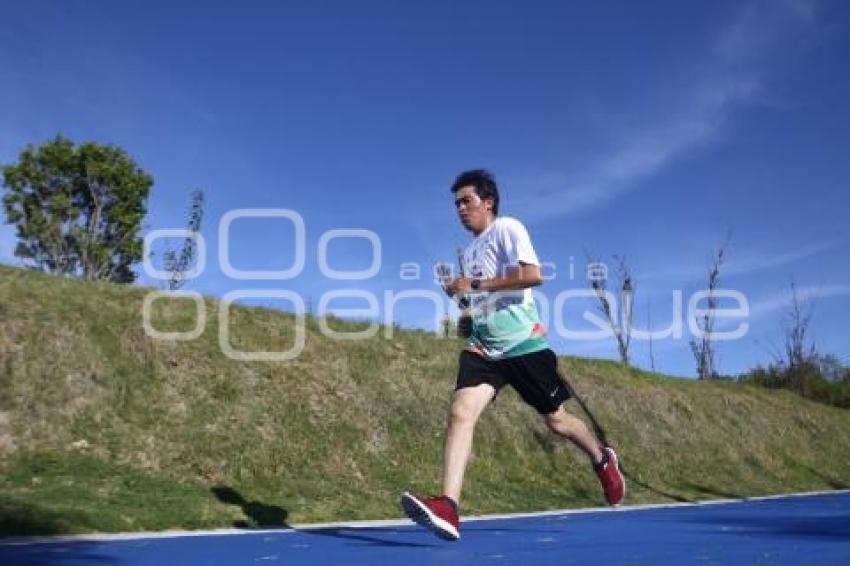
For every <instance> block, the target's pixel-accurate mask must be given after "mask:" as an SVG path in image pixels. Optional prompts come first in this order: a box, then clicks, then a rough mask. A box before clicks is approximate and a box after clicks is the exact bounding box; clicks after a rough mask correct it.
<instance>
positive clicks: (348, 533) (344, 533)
mask: <svg viewBox="0 0 850 566" xmlns="http://www.w3.org/2000/svg"><path fill="white" fill-rule="evenodd" d="M370 530H372V529H369V528H362V527H361V528H358V529H356V534H355V532H353V531H354V529H349V528H345V527H331V528H320V529H303V530H300V529H299V530H298V532H299V533H303V534H308V535H318V536H324V537H334V538H342V539H350V540H356V541H360V542H362V543H365V544H367V545H369V546H386V547H408V548H437V547H439V546H441V545H439V544H424V543H419V542H399V541H395V540H386V539H381V538H376V537H373V536H367V535H364V534H362V533H364V532H368V531H370ZM422 532H425V531H422Z"/></svg>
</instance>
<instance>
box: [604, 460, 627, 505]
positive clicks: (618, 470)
mask: <svg viewBox="0 0 850 566" xmlns="http://www.w3.org/2000/svg"><path fill="white" fill-rule="evenodd" d="M605 450H606V452H608V458H610V459H612V460H613V461H614V469H615V470H617V475H618V476H620V483H621V484H622V485H623V497H621V498H620V500H619V501H618V502H617V503H609V504H608V505H610V506H612V507H619V506H620V504H621V503H622V502H623V500H625V499H626V478H625V476H623V472H621V471H620V462H619V460H618V458H617V453H616V452H614V449H613V448H611V447H606V448H605Z"/></svg>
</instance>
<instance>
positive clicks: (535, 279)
mask: <svg viewBox="0 0 850 566" xmlns="http://www.w3.org/2000/svg"><path fill="white" fill-rule="evenodd" d="M541 283H543V276H542V275H541V274H540V266H539V265H533V264H530V263H523V262H519V265H518V266H516V267H512V268H510V269H508V270H507V273H505V275H504V276H502V277H493V278H492V279H481V284H480V285H479V287H478V291H516V290H519V289H527V288H529V287H536V286H537V285H540V284H541ZM446 290H447V292H449V293H450V294H452V295H454V294H457V293H460V294H463V293H470V292H474V290H473V289H472V279H470V278H469V277H460V278H458V279H455V280H454V281H452V282H451V283H449V284H448V285H447V286H446Z"/></svg>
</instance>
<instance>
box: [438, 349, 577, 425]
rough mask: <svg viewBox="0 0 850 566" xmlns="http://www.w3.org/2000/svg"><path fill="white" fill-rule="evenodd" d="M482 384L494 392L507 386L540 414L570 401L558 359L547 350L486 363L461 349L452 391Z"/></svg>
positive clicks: (550, 411)
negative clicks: (491, 388) (560, 372)
mask: <svg viewBox="0 0 850 566" xmlns="http://www.w3.org/2000/svg"><path fill="white" fill-rule="evenodd" d="M482 383H488V384H490V385H492V386H493V387H494V388H495V389H496V392H497V393H498V392H499V390H500V389H501V388H502V387H504V386H505V385H506V384H510V386H511V387H513V388H514V389H515V390H516V392H517V393H519V395H520V397H522V399H523V400H524V401H525V402H526V403H528V404H529V405H531V406H532V407H534V408H535V409H536V410H537V412H538V413H540V414H541V415H548V414H549V413H554V412H555V411H557V410H558V407H560V406H561V404H562V403H563V402H564V401H566V400H567V399H569V398H570V390H569V389H568V388H567V385H566V383H565V382H564V380H563V378H562V377H561V375H560V374H559V373H558V358H557V357H556V356H555V352H553V351H552V350H551V349H549V348H546V349H545V350H539V351H537V352H532V353H530V354H525V355H522V356H516V357H515V358H507V359H503V360H488V359H487V358H484V357H482V356H479V355H478V354H473V353H472V352H470V351H468V350H464V351H463V352H461V353H460V360H459V365H458V371H457V386H456V387H455V390H458V389H463V388H465V387H475V386H476V385H481V384H482Z"/></svg>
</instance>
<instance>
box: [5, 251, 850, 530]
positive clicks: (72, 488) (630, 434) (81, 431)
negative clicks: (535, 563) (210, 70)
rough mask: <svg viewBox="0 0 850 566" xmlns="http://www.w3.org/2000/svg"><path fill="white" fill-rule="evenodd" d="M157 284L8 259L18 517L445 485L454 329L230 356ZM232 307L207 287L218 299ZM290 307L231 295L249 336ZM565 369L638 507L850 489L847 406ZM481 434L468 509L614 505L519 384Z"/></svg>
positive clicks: (347, 513)
mask: <svg viewBox="0 0 850 566" xmlns="http://www.w3.org/2000/svg"><path fill="white" fill-rule="evenodd" d="M144 294H145V290H143V289H138V288H126V287H118V286H114V285H108V284H85V283H81V282H78V281H70V280H61V279H55V278H50V277H47V276H43V275H39V274H35V273H30V272H24V271H21V270H16V269H11V268H6V267H0V455H1V456H2V460H3V463H2V468H1V469H2V470H3V474H2V476H0V478H2V479H0V487H2V493H3V495H2V496H0V525H5V527H4V528H3V530H4V531H5V532H21V531H25V532H35V531H39V532H56V531H75V530H92V529H97V530H119V529H143V528H165V527H176V526H183V527H187V526H211V525H229V524H231V523H232V522H233V521H234V520H248V522H249V523H250V522H251V520H255V522H256V520H259V519H257V518H256V517H251V516H250V515H251V511H250V509H255V508H257V506H256V505H255V506H254V507H250V506H248V507H244V508H240V507H239V506H234V505H233V504H229V503H226V502H222V501H220V500H219V499H218V498H216V497H215V496H214V495H213V492H211V491H210V490H211V488H213V487H215V486H222V485H224V486H228V487H231V488H233V489H235V490H237V491H238V492H239V493H240V494H241V496H242V497H244V498H245V500H246V501H253V502H255V503H261V504H262V505H261V506H260V507H261V508H263V509H271V510H272V511H273V512H272V513H271V515H273V516H277V517H279V516H283V515H286V517H288V519H287V520H288V521H290V522H303V521H314V520H330V519H354V518H377V517H389V516H398V515H399V511H398V509H397V506H396V497H397V494H398V493H399V492H400V491H402V490H404V489H415V490H420V491H425V492H429V491H434V490H435V489H436V488H437V485H438V480H439V474H440V460H441V457H442V438H443V429H444V423H445V413H446V409H447V403H448V398H449V395H450V393H451V390H452V386H453V381H454V375H455V371H456V367H455V364H456V354H457V348H458V346H457V345H456V344H454V343H452V342H450V341H447V340H444V339H437V338H435V337H434V336H430V335H428V334H426V333H423V332H396V333H395V337H394V338H393V339H392V340H387V339H385V338H382V337H381V335H379V336H378V337H375V338H374V339H371V340H368V341H360V342H340V341H332V340H329V339H327V338H325V337H323V336H321V334H320V333H318V332H317V330H316V321H315V320H310V321H309V327H310V328H309V332H308V339H307V344H306V348H305V350H304V352H303V353H302V355H301V356H299V357H298V358H297V359H296V360H293V361H291V362H280V363H257V362H235V361H232V360H229V359H227V358H226V357H225V356H224V355H222V354H221V353H220V352H219V348H218V339H217V333H218V328H217V321H216V316H213V315H211V316H208V318H207V328H206V330H205V332H204V334H203V335H202V336H201V337H200V338H199V339H198V340H195V341H193V342H188V343H186V342H176V343H175V342H161V341H155V340H151V339H149V338H147V337H146V336H145V334H144V331H143V329H142V325H141V304H142V299H143V297H144ZM217 308H218V304H217V303H216V302H215V301H214V300H207V312H208V313H216V312H217ZM193 312H194V305H193V304H192V303H191V302H189V301H182V302H181V301H176V302H174V303H173V304H169V303H165V304H163V305H162V306H161V308H159V309H157V312H156V316H157V319H156V320H155V326H156V327H157V328H161V329H165V328H168V329H172V330H186V329H188V328H190V327H191V326H193V318H192V316H193ZM160 317H161V318H160ZM292 322H293V319H292V317H291V316H289V315H286V314H283V313H280V312H275V311H270V310H265V309H260V308H250V309H249V308H237V309H234V312H233V313H232V317H231V325H232V327H233V330H234V340H233V341H234V344H235V345H237V346H239V347H243V348H245V349H250V350H254V351H256V350H263V349H272V348H280V347H288V345H289V344H290V343H291V340H292ZM333 324H334V325H336V326H342V327H347V328H355V325H352V324H350V323H345V322H342V321H334V322H333ZM346 325H348V326H346ZM561 363H562V368H563V369H564V371H565V373H566V374H567V375H568V376H569V378H570V380H571V382H572V383H573V385H574V386H575V388H576V390H577V391H578V392H579V393H580V395H581V396H582V398H583V399H584V400H585V402H586V403H587V405H588V406H589V407H590V408H591V411H592V412H593V414H594V416H595V418H596V419H597V420H598V421H599V423H600V424H601V425H602V426H603V428H604V429H605V432H606V434H607V435H608V437H609V439H610V440H611V441H612V442H613V443H614V444H615V445H616V446H617V447H618V448H619V450H620V452H621V453H622V460H623V462H624V464H625V467H626V469H627V470H628V472H629V474H630V477H631V478H632V485H631V490H630V501H631V502H633V503H636V502H645V501H669V500H671V499H698V498H706V497H718V496H729V495H736V496H740V495H752V494H763V493H775V492H782V491H793V490H805V489H824V488H836V487H847V486H848V484H850V462H848V461H847V459H844V458H836V457H835V455H836V454H847V453H850V434H848V433H850V412H848V411H844V410H841V409H836V408H832V407H828V406H823V405H818V404H815V403H812V402H809V401H805V400H803V399H800V398H799V397H796V396H794V395H791V394H789V393H786V392H780V391H771V390H765V389H758V388H755V387H750V386H744V385H737V384H729V383H706V382H689V381H684V380H677V379H670V378H666V377H663V376H658V375H651V374H647V373H644V372H639V371H631V370H627V369H624V368H622V367H621V366H619V365H618V364H615V363H608V362H599V361H590V360H582V359H572V358H569V359H563V360H561ZM570 407H571V408H572V409H573V410H575V411H576V412H579V413H580V412H581V411H580V410H579V409H578V406H577V404H576V403H575V401H571V402H570ZM476 434H477V436H476V447H475V455H474V458H473V461H472V463H471V465H470V469H469V471H468V474H467V477H468V483H467V489H466V492H465V496H466V499H465V502H464V508H465V511H466V512H469V513H480V512H495V511H516V510H529V509H545V508H558V507H569V506H586V505H596V504H599V503H600V495H599V493H598V488H597V486H596V484H595V481H596V480H595V478H594V477H593V475H592V474H591V473H590V471H589V469H588V467H587V465H586V463H585V462H584V460H583V459H582V457H581V456H580V455H579V454H578V453H577V451H576V450H575V449H573V448H572V447H570V446H568V445H566V444H563V443H561V442H559V441H557V440H556V439H554V438H553V437H552V436H551V435H549V433H548V432H547V431H546V430H545V429H544V427H543V426H542V423H540V422H539V419H538V418H537V417H536V415H535V414H534V412H533V411H532V410H530V409H529V408H527V407H525V406H523V405H522V403H521V402H520V401H519V400H518V398H517V396H516V395H515V394H513V393H512V392H509V391H505V392H504V393H502V394H500V396H499V398H498V400H497V402H496V403H495V405H494V406H493V407H492V408H491V409H490V410H488V412H487V413H486V414H485V416H484V417H483V420H482V422H481V424H480V426H479V427H478V430H477V433H476ZM262 506H265V507H262ZM246 509H247V511H246ZM151 510H153V511H151ZM278 511H285V513H283V514H281V513H280V512H278ZM12 517H19V518H20V517H28V519H27V521H25V522H22V521H20V520H18V521H17V522H15V521H13V520H11V519H10V518H12ZM39 521H41V522H39Z"/></svg>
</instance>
